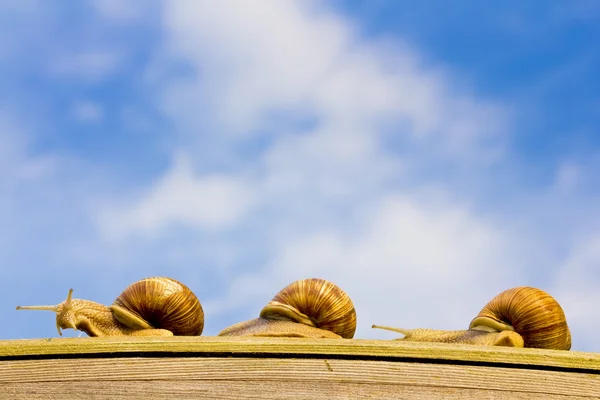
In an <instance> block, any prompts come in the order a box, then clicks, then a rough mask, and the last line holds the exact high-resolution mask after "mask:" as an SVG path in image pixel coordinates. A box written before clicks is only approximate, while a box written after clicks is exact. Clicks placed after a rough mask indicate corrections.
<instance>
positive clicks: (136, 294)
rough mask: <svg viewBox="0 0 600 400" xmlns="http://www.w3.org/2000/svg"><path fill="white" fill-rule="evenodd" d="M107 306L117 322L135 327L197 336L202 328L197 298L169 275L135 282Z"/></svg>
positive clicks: (200, 311) (201, 310)
mask: <svg viewBox="0 0 600 400" xmlns="http://www.w3.org/2000/svg"><path fill="white" fill-rule="evenodd" d="M110 309H111V311H112V312H113V314H114V316H115V318H116V319H117V320H118V321H119V322H121V323H122V324H124V325H127V326H128V327H130V328H134V329H152V328H154V329H166V330H168V331H171V332H173V335H176V336H197V335H200V334H201V333H202V330H203V329H204V311H203V309H202V305H201V304H200V301H199V300H198V298H197V297H196V295H195V294H194V293H193V292H192V291H191V290H190V289H189V288H188V287H187V286H185V285H184V284H183V283H181V282H179V281H176V280H175V279H172V278H166V277H151V278H146V279H142V280H140V281H137V282H134V283H132V284H131V285H129V286H128V287H127V288H125V290H123V292H122V293H121V294H120V295H119V296H118V297H117V299H116V300H115V302H114V303H113V304H112V305H111V306H110Z"/></svg>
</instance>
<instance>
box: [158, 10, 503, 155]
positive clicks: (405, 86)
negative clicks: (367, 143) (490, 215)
mask: <svg viewBox="0 0 600 400" xmlns="http://www.w3.org/2000/svg"><path fill="white" fill-rule="evenodd" d="M209 3H210V4H208V3H206V2H201V1H192V2H190V1H187V2H186V1H180V2H172V3H167V4H166V8H165V13H166V18H165V25H166V28H167V32H168V33H169V36H168V38H169V41H168V43H169V45H170V48H169V50H170V53H172V54H174V55H176V56H179V57H183V58H184V59H185V60H186V61H187V62H190V63H192V65H193V66H194V67H195V68H196V69H197V71H201V73H200V74H199V75H195V76H194V77H193V78H191V79H189V80H183V81H182V82H181V83H180V84H177V85H172V86H170V87H169V89H168V90H167V96H166V97H165V107H166V108H167V109H168V110H169V111H170V112H171V114H172V115H173V116H174V117H176V118H177V119H178V120H179V121H180V122H184V123H189V124H192V125H203V124H211V125H212V126H215V127H216V128H215V129H218V130H219V132H223V131H225V132H231V131H233V132H243V133H244V134H248V133H251V132H256V131H260V129H261V128H264V127H271V126H270V121H271V116H272V115H273V113H276V112H279V113H284V114H286V113H287V114H290V115H309V116H313V117H314V118H315V119H316V120H317V121H318V122H321V121H323V122H324V123H326V124H335V125H342V124H344V125H346V126H352V127H355V128H356V129H365V128H369V129H373V130H376V129H378V130H386V129H385V128H389V127H390V124H391V123H392V122H395V124H396V125H397V124H398V123H399V122H402V123H404V126H407V127H408V128H409V129H401V130H394V131H392V132H391V133H390V135H392V136H400V137H408V138H409V139H414V138H433V139H434V142H433V145H435V146H436V147H437V148H440V149H445V150H446V151H450V152H453V153H458V154H460V155H461V156H463V157H464V156H465V155H470V151H471V150H473V148H474V147H473V146H475V148H477V147H479V146H478V144H482V143H485V142H487V141H488V140H490V135H491V136H492V137H496V135H498V134H499V132H502V129H503V125H504V124H505V121H504V118H505V115H503V112H502V110H501V109H499V108H498V107H497V106H493V105H492V104H489V102H485V101H484V100H482V99H477V100H476V101H475V100H474V99H471V98H469V97H467V96H465V95H464V94H462V93H461V92H460V90H458V88H457V87H454V86H453V85H451V84H450V80H448V79H445V77H444V74H442V73H440V71H439V70H436V69H434V68H429V67H426V66H424V64H423V63H422V62H421V61H420V60H419V57H418V54H417V53H416V52H415V51H413V50H411V49H410V48H409V47H408V46H407V45H405V44H403V43H393V45H394V47H392V46H389V45H388V46H384V45H382V44H378V43H368V42H364V41H362V40H360V38H359V36H357V34H356V33H355V32H354V29H353V27H352V26H351V25H350V24H348V23H347V22H346V21H345V20H343V19H342V18H340V17H338V16H337V15H336V14H334V13H332V12H329V11H328V10H327V9H325V8H323V7H319V6H317V5H316V3H313V2H297V1H264V2H261V3H260V5H257V4H252V6H249V5H248V3H244V2H240V1H235V0H233V1H223V2H219V4H218V5H216V4H214V3H212V2H209ZM231 27H235V29H231ZM274 32H277V34H274ZM428 143H429V142H428ZM496 144H497V143H494V145H496ZM479 150H480V151H481V150H483V148H481V149H479Z"/></svg>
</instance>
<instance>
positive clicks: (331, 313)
mask: <svg viewBox="0 0 600 400" xmlns="http://www.w3.org/2000/svg"><path fill="white" fill-rule="evenodd" d="M260 317H261V318H266V319H271V320H273V319H275V320H277V319H291V320H294V321H296V322H299V323H302V324H305V325H308V326H312V327H315V328H319V329H324V330H327V331H331V332H334V333H336V334H337V335H339V336H341V337H342V338H346V339H351V338H352V337H353V336H354V332H355V331H356V311H355V309H354V304H353V303H352V300H350V297H349V296H348V295H347V294H346V293H345V292H344V291H343V290H342V289H340V288H339V287H338V286H336V285H335V284H333V283H331V282H329V281H326V280H324V279H318V278H309V279H302V280H298V281H295V282H293V283H291V284H289V285H288V286H286V287H285V288H283V289H282V290H281V291H280V292H279V293H277V294H276V295H275V297H273V299H272V300H271V301H270V302H269V303H268V304H267V305H266V306H265V307H264V308H263V309H262V311H261V312H260Z"/></svg>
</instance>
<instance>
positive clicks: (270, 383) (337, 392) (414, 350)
mask: <svg viewBox="0 0 600 400" xmlns="http://www.w3.org/2000/svg"><path fill="white" fill-rule="evenodd" d="M0 388H1V390H0V398H11V399H21V398H22V399H25V398H27V399H33V398H61V399H68V398H107V399H108V398H110V399H125V398H127V399H132V398H134V399H135V398H140V399H141V398H169V399H180V398H181V399H183V398H185V399H190V398H194V399H195V398H199V399H259V398H260V399H270V398H277V399H297V398H306V399H315V400H318V399H325V398H327V399H336V398H344V399H347V398H352V399H362V398H365V399H366V398H375V399H388V398H389V399H392V398H403V399H404V398H414V399H472V398H497V399H567V398H568V399H600V354H597V353H582V352H570V351H548V350H538V349H510V348H501V347H480V346H471V345H450V344H428V343H414V342H413V343H410V342H402V341H388V340H360V339H353V340H344V339H318V340H314V339H299V338H219V337H193V338H190V337H170V338H148V337H140V338H122V337H121V338H70V339H62V338H58V339H33V340H10V341H0Z"/></svg>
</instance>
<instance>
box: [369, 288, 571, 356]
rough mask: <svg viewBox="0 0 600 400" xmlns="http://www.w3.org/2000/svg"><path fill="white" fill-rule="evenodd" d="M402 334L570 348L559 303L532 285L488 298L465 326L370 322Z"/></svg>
mask: <svg viewBox="0 0 600 400" xmlns="http://www.w3.org/2000/svg"><path fill="white" fill-rule="evenodd" d="M373 328H381V329H387V330H392V331H396V332H399V333H402V334H404V335H405V336H404V338H401V339H400V340H407V341H421V342H446V343H467V344H479V345H491V346H511V347H533V348H544V349H556V350H570V349H571V333H570V331H569V327H568V325H567V320H566V317H565V314H564V311H563V309H562V307H561V306H560V304H558V302H557V301H556V300H555V299H554V298H553V297H552V296H550V295H549V294H548V293H546V292H544V291H543V290H540V289H536V288H532V287H526V286H522V287H516V288H512V289H508V290H505V291H504V292H502V293H500V294H498V295H497V296H495V297H494V298H493V299H492V300H490V302H488V303H487V304H486V305H485V306H484V307H483V308H482V310H481V311H480V312H479V314H478V315H477V316H476V317H475V318H474V319H473V320H472V321H471V323H470V325H469V329H468V330H459V331H441V330H432V329H413V330H404V329H399V328H390V327H385V326H379V325H373Z"/></svg>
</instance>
